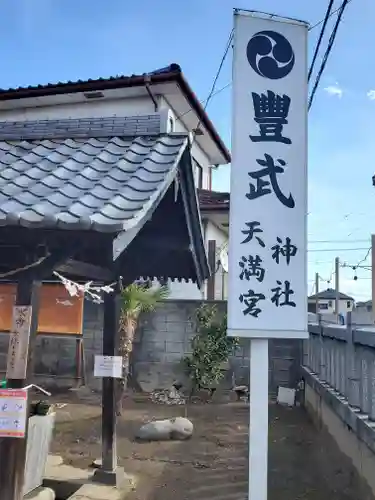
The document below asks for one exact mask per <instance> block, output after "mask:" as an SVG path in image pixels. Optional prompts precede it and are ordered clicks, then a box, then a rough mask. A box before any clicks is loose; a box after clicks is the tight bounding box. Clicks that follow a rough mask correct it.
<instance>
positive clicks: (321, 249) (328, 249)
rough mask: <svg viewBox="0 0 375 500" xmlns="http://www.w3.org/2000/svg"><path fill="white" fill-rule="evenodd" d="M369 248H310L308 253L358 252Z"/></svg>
mask: <svg viewBox="0 0 375 500" xmlns="http://www.w3.org/2000/svg"><path fill="white" fill-rule="evenodd" d="M360 250H367V248H363V247H362V248H311V249H310V248H309V249H308V250H307V251H308V252H357V251H360Z"/></svg>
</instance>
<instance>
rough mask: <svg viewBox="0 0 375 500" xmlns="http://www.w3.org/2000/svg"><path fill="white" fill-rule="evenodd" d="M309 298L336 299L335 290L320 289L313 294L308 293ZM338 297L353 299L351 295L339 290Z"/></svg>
mask: <svg viewBox="0 0 375 500" xmlns="http://www.w3.org/2000/svg"><path fill="white" fill-rule="evenodd" d="M309 299H323V300H335V299H336V291H335V290H334V289H333V288H327V290H322V291H321V292H319V293H315V294H314V295H310V297H309ZM339 299H341V300H353V301H354V298H353V297H350V296H349V295H346V293H342V292H339Z"/></svg>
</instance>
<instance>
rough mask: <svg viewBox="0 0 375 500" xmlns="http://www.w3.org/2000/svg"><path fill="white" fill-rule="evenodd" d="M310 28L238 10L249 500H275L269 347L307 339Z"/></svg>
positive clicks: (231, 305)
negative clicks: (270, 471) (270, 495)
mask: <svg viewBox="0 0 375 500" xmlns="http://www.w3.org/2000/svg"><path fill="white" fill-rule="evenodd" d="M307 29H308V25H307V24H306V23H304V22H301V21H296V20H293V19H285V18H280V17H277V16H274V15H268V14H261V13H256V12H250V11H243V10H235V13H234V56H233V129H232V168H231V190H230V191H231V206H230V225H229V236H230V237H229V293H228V297H229V299H228V335H229V336H236V337H244V338H249V339H251V345H250V422H249V500H267V462H268V455H267V453H268V340H269V339H272V338H307V335H308V334H307V265H306V239H307V238H306V216H307V46H306V45H307Z"/></svg>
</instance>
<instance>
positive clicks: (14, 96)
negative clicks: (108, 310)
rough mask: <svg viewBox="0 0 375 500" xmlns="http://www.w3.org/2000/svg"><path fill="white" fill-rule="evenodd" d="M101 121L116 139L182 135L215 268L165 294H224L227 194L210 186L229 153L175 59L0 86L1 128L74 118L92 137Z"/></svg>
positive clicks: (173, 284)
mask: <svg viewBox="0 0 375 500" xmlns="http://www.w3.org/2000/svg"><path fill="white" fill-rule="evenodd" d="M103 118H104V119H105V126H106V127H111V128H112V132H113V134H118V135H120V136H121V135H122V136H124V135H129V136H130V135H131V136H133V137H134V136H137V133H140V134H141V135H145V134H147V135H150V136H153V135H159V134H163V133H165V134H169V133H183V134H189V136H190V141H191V156H192V163H193V169H194V178H195V184H196V188H197V189H198V193H197V196H199V202H200V206H201V211H202V228H203V232H204V238H205V245H206V249H207V251H208V253H209V256H210V257H209V258H210V262H211V268H212V270H213V271H214V272H215V271H216V272H215V273H214V274H215V276H214V278H213V279H211V280H209V281H208V282H207V283H205V285H204V287H203V289H201V290H199V289H198V287H197V285H196V284H194V283H192V282H189V283H185V282H169V286H170V290H171V298H172V299H173V298H183V299H196V298H202V297H203V298H207V297H209V298H224V297H226V292H225V289H226V279H225V273H222V269H221V268H222V265H221V260H223V259H221V258H220V256H222V255H223V251H224V250H223V245H224V246H225V245H226V241H227V239H228V214H229V195H228V193H223V194H222V193H214V192H212V191H211V188H212V174H213V171H214V170H215V169H217V168H218V167H219V166H220V165H225V164H228V163H229V162H230V160H231V158H230V153H229V151H228V149H227V148H226V146H225V144H224V142H223V140H222V139H221V138H220V136H219V134H218V132H217V130H216V129H215V127H214V125H213V124H212V122H211V121H210V119H209V117H208V115H207V113H206V112H205V110H204V108H203V106H202V105H201V103H200V102H199V100H198V99H197V97H196V95H195V94H194V92H193V90H192V89H191V87H190V86H189V84H188V82H187V81H186V79H185V77H184V75H183V73H182V71H181V68H180V67H179V66H178V65H177V64H172V65H170V66H168V67H166V68H164V69H161V70H157V71H154V72H151V73H148V74H143V75H132V76H116V77H111V78H99V79H95V80H87V81H82V80H79V81H76V82H72V81H69V82H59V83H57V84H47V85H38V86H35V87H25V88H17V89H7V90H0V130H1V122H8V130H9V122H12V125H13V126H14V129H15V130H17V127H20V126H23V125H21V122H22V124H24V122H27V123H28V125H29V127H30V130H32V129H34V130H36V131H37V130H38V126H39V125H43V127H44V129H45V128H46V127H45V122H46V121H47V122H48V124H49V125H51V126H52V127H54V128H56V127H58V128H59V127H60V128H61V127H63V126H64V122H63V121H62V120H64V119H66V120H72V119H73V120H77V121H76V124H77V128H78V129H79V127H80V126H81V125H84V128H85V129H87V127H88V126H89V128H90V130H91V133H92V134H93V133H94V135H95V128H96V127H97V128H99V129H100V127H103ZM57 121H58V123H57ZM83 121H84V123H83ZM40 122H43V124H41V123H40ZM69 126H71V122H70V124H69ZM54 134H55V135H56V130H54ZM45 138H46V139H48V134H47V136H46V137H45ZM176 189H178V186H177V185H176ZM167 223H168V221H166V224H167Z"/></svg>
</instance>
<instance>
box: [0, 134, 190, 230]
mask: <svg viewBox="0 0 375 500" xmlns="http://www.w3.org/2000/svg"><path fill="white" fill-rule="evenodd" d="M187 145H188V139H187V137H184V136H177V135H173V134H170V135H165V136H158V137H153V138H150V137H149V138H146V137H134V138H124V137H116V136H115V137H110V138H78V137H77V138H69V139H61V138H60V139H53V140H51V139H40V140H31V141H26V140H19V141H10V142H9V141H2V142H0V167H1V168H0V225H1V226H9V225H12V226H13V225H21V226H25V227H38V228H56V229H58V228H60V229H79V230H94V231H100V232H112V233H117V232H119V231H123V230H128V229H131V228H132V227H133V226H135V225H136V224H137V223H138V221H139V220H140V219H142V218H144V217H145V216H146V214H147V212H148V211H149V210H150V209H151V208H152V207H153V205H154V204H155V203H156V202H157V200H158V199H159V198H160V197H161V196H162V195H163V194H164V193H165V191H166V189H167V188H168V187H169V185H170V184H171V181H172V180H173V179H174V177H175V175H176V172H177V168H178V165H179V159H180V158H181V155H182V153H183V152H184V150H185V149H186V147H187Z"/></svg>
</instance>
